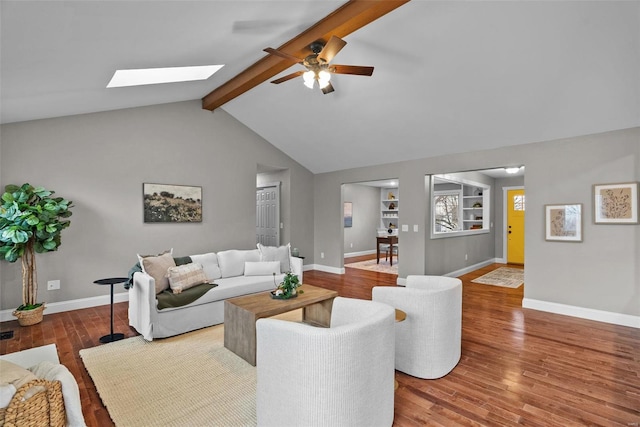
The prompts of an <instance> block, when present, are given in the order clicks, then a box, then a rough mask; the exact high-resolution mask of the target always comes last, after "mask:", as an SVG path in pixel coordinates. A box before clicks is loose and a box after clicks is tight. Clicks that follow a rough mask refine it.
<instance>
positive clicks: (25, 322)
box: [12, 303, 44, 326]
mask: <svg viewBox="0 0 640 427" xmlns="http://www.w3.org/2000/svg"><path fill="white" fill-rule="evenodd" d="M43 311H44V303H42V304H41V305H40V307H38V308H34V309H33V310H14V311H13V313H12V314H13V315H14V316H15V317H17V318H18V324H19V325H20V326H31V325H36V324H38V323H40V322H42V317H43Z"/></svg>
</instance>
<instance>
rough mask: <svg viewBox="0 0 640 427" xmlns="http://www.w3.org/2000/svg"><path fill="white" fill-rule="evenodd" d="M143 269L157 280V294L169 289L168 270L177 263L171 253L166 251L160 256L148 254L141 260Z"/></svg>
mask: <svg viewBox="0 0 640 427" xmlns="http://www.w3.org/2000/svg"><path fill="white" fill-rule="evenodd" d="M140 266H141V267H142V271H143V272H145V273H147V274H148V275H149V276H151V277H153V280H155V282H156V294H159V293H160V292H162V291H164V290H165V289H169V278H168V277H167V270H169V267H175V266H176V263H175V261H174V260H173V257H172V256H171V253H168V252H167V253H165V254H163V255H160V256H147V257H143V258H142V259H141V262H140Z"/></svg>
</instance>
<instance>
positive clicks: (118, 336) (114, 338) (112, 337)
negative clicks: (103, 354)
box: [100, 285, 124, 344]
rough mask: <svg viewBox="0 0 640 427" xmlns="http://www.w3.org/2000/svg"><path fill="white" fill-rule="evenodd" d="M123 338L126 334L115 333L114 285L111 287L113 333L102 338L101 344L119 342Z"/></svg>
mask: <svg viewBox="0 0 640 427" xmlns="http://www.w3.org/2000/svg"><path fill="white" fill-rule="evenodd" d="M123 338H124V334H114V333H113V285H111V333H110V334H109V335H105V336H103V337H100V342H101V343H103V344H104V343H108V342H113V341H118V340H121V339H123Z"/></svg>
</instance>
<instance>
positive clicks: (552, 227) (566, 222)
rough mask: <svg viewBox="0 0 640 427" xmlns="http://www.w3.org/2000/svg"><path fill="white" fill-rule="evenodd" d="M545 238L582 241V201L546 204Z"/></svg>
mask: <svg viewBox="0 0 640 427" xmlns="http://www.w3.org/2000/svg"><path fill="white" fill-rule="evenodd" d="M544 217H545V240H548V241H557V242H582V203H573V204H562V205H544Z"/></svg>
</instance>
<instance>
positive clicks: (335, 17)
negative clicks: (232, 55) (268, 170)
mask: <svg viewBox="0 0 640 427" xmlns="http://www.w3.org/2000/svg"><path fill="white" fill-rule="evenodd" d="M407 2H409V0H350V1H349V2H348V3H346V4H344V5H343V6H341V7H340V8H338V9H337V10H335V11H333V12H332V13H330V14H329V15H327V16H326V17H324V18H323V19H322V20H320V21H318V22H317V23H316V24H314V25H313V26H312V27H310V28H309V29H307V30H305V31H304V32H302V33H301V34H299V35H298V36H296V37H294V38H293V39H291V40H289V41H288V42H286V43H285V44H283V45H282V46H280V47H278V48H277V50H280V51H282V52H285V53H288V54H290V55H293V56H296V57H300V58H304V57H305V56H307V55H308V54H309V45H310V44H311V43H313V42H314V41H317V40H323V41H324V42H326V41H328V40H329V38H330V37H331V36H332V35H335V36H338V37H340V38H342V37H345V36H347V35H349V34H351V33H353V32H354V31H356V30H358V29H360V28H362V27H364V26H365V25H367V24H369V23H371V22H373V21H375V20H376V19H378V18H380V17H381V16H384V15H386V14H387V13H389V12H391V11H392V10H394V9H396V8H398V7H400V6H402V5H403V4H405V3H407ZM265 47H266V46H265ZM291 65H292V64H291V61H288V60H286V59H284V58H281V57H278V56H275V55H267V56H265V57H263V58H262V59H260V60H258V61H257V62H256V63H254V64H253V65H251V66H249V67H248V68H247V69H245V70H244V71H242V72H241V73H240V74H238V75H236V76H235V77H233V78H231V79H230V80H229V81H227V82H226V83H223V84H222V85H220V86H218V87H217V88H216V89H214V90H213V91H211V92H210V93H209V94H208V95H206V96H205V97H204V98H202V108H203V109H206V110H211V111H213V110H215V109H216V108H218V107H220V106H222V105H224V104H225V103H227V102H229V101H231V100H232V99H234V98H236V97H237V96H240V95H242V94H243V93H245V92H247V91H248V90H250V89H252V88H254V87H256V86H257V85H259V84H260V83H262V82H264V81H266V80H268V79H270V78H272V77H273V76H275V75H276V74H278V73H281V72H282V71H284V70H286V69H287V68H289V67H291Z"/></svg>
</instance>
